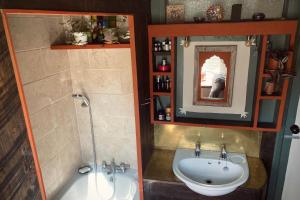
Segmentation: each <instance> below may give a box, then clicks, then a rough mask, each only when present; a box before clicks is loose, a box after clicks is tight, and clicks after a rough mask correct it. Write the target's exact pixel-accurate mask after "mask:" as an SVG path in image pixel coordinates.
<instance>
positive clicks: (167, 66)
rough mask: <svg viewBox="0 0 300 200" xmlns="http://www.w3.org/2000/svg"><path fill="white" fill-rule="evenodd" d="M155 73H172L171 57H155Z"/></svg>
mask: <svg viewBox="0 0 300 200" xmlns="http://www.w3.org/2000/svg"><path fill="white" fill-rule="evenodd" d="M152 63H153V72H171V71H172V69H171V57H170V56H162V55H159V56H153V61H152Z"/></svg>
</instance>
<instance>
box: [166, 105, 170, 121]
mask: <svg viewBox="0 0 300 200" xmlns="http://www.w3.org/2000/svg"><path fill="white" fill-rule="evenodd" d="M165 112H166V120H167V121H171V108H170V107H167V108H166V109H165Z"/></svg>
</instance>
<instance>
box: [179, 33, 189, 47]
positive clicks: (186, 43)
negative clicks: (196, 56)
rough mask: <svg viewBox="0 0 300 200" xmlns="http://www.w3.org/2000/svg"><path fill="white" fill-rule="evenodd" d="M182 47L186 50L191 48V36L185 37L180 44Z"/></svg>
mask: <svg viewBox="0 0 300 200" xmlns="http://www.w3.org/2000/svg"><path fill="white" fill-rule="evenodd" d="M180 45H181V46H184V47H185V48H187V47H189V46H190V37H189V36H185V37H184V39H183V40H181V42H180Z"/></svg>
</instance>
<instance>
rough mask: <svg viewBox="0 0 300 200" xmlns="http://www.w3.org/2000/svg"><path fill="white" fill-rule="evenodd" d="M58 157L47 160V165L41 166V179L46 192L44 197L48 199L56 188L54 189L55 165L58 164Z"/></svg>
mask: <svg viewBox="0 0 300 200" xmlns="http://www.w3.org/2000/svg"><path fill="white" fill-rule="evenodd" d="M58 161H59V160H58V156H55V157H54V158H52V159H50V160H48V162H47V163H44V164H42V165H41V169H42V177H43V181H44V185H45V188H47V190H46V196H47V197H48V198H49V197H51V193H52V191H53V190H56V189H57V187H55V185H57V184H56V182H57V178H58V173H57V163H58Z"/></svg>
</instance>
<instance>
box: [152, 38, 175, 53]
mask: <svg viewBox="0 0 300 200" xmlns="http://www.w3.org/2000/svg"><path fill="white" fill-rule="evenodd" d="M171 49H172V43H171V40H170V38H169V37H166V38H152V53H153V55H171Z"/></svg>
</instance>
